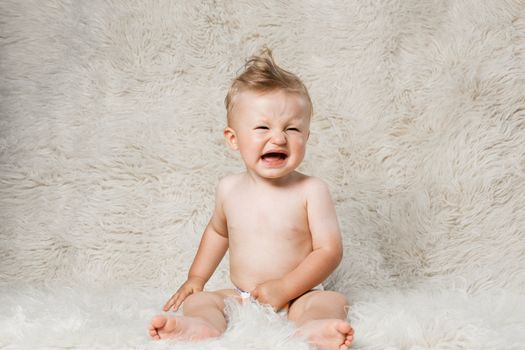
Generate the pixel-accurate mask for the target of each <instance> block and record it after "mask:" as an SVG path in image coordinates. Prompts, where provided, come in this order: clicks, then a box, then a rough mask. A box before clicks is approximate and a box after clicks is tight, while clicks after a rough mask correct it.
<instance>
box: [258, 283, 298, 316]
mask: <svg viewBox="0 0 525 350" xmlns="http://www.w3.org/2000/svg"><path fill="white" fill-rule="evenodd" d="M250 294H251V295H252V297H253V298H254V299H255V300H257V301H258V302H260V303H261V304H268V305H271V306H272V307H273V308H275V309H276V310H279V309H282V308H283V307H285V306H286V305H287V304H288V302H289V301H290V299H289V298H288V295H287V294H286V291H285V290H284V286H283V282H282V281H281V280H271V281H267V282H264V283H261V284H259V285H258V286H257V287H255V289H254V290H253V291H251V292H250Z"/></svg>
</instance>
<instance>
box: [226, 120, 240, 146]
mask: <svg viewBox="0 0 525 350" xmlns="http://www.w3.org/2000/svg"><path fill="white" fill-rule="evenodd" d="M224 138H225V139H226V143H228V145H229V146H230V147H231V148H232V149H233V150H238V149H239V146H238V145H237V135H236V134H235V130H233V129H232V128H230V127H229V126H228V127H226V128H225V129H224Z"/></svg>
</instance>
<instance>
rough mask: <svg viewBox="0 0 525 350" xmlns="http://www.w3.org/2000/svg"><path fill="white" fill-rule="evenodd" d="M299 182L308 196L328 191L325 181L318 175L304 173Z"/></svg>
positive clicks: (323, 193)
mask: <svg viewBox="0 0 525 350" xmlns="http://www.w3.org/2000/svg"><path fill="white" fill-rule="evenodd" d="M301 182H302V186H303V191H304V193H306V194H307V196H308V197H316V196H319V195H325V194H327V193H329V192H330V190H329V188H328V185H327V183H326V182H325V181H324V180H322V179H320V178H318V177H315V176H306V175H305V176H304V178H303V179H302V181H301Z"/></svg>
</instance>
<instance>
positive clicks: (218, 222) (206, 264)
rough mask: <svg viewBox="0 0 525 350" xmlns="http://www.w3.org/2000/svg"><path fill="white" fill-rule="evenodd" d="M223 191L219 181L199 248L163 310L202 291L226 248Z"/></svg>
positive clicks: (176, 306) (226, 236) (176, 305)
mask: <svg viewBox="0 0 525 350" xmlns="http://www.w3.org/2000/svg"><path fill="white" fill-rule="evenodd" d="M223 192H224V184H223V181H221V183H219V186H218V187H217V191H216V199H215V210H214V213H213V216H212V218H211V219H210V222H209V223H208V226H206V229H205V230H204V233H203V235H202V238H201V242H200V244H199V249H198V250H197V254H196V255H195V258H194V259H193V263H192V264H191V267H190V271H189V272H188V279H187V280H186V282H184V284H183V285H182V286H181V287H180V288H179V289H178V290H177V292H176V293H175V294H173V296H172V297H171V298H170V299H169V300H168V301H167V302H166V304H165V305H164V307H163V309H164V311H168V310H169V309H171V308H172V307H173V310H175V311H176V310H177V309H178V308H179V306H180V305H181V304H182V302H183V301H184V299H186V297H187V296H188V295H190V294H193V293H196V292H200V291H202V290H203V288H204V285H205V284H206V282H208V280H209V279H210V277H211V275H212V274H213V272H214V271H215V269H216V268H217V266H218V265H219V263H220V262H221V260H222V258H223V257H224V254H226V251H227V250H228V230H227V226H226V218H225V216H224V210H223V208H222V203H223V198H224V197H223Z"/></svg>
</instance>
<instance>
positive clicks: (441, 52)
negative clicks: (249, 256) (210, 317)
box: [0, 0, 525, 350]
mask: <svg viewBox="0 0 525 350" xmlns="http://www.w3.org/2000/svg"><path fill="white" fill-rule="evenodd" d="M0 33H1V34H0V349H34V348H46V349H55V348H68V349H93V348H107V349H109V348H135V349H146V348H147V349H149V348H151V349H156V348H160V349H162V348H170V349H171V348H173V349H201V348H202V349H283V350H292V349H294V350H295V349H307V348H308V347H307V345H306V344H305V343H304V342H302V341H300V340H298V339H294V338H291V337H290V335H291V334H292V332H293V327H292V326H291V325H289V324H288V323H287V322H285V321H284V320H280V319H278V318H277V317H276V316H275V315H273V314H272V313H270V312H268V311H267V310H265V309H264V308H262V307H259V306H257V305H249V306H245V307H238V306H235V305H233V306H231V307H230V309H229V314H230V317H231V318H232V322H231V324H230V329H229V331H228V332H227V333H226V334H225V335H224V336H223V337H221V338H219V339H216V340H213V341H209V342H204V343H198V344H176V343H173V342H152V341H150V340H149V339H148V338H147V336H146V326H147V323H148V321H149V319H150V318H151V317H152V316H154V315H155V314H156V313H158V312H160V307H161V305H162V304H163V303H164V302H165V300H166V298H168V297H169V295H170V294H171V293H173V292H174V291H175V290H176V288H177V287H178V285H179V284H180V283H181V282H182V281H183V280H184V278H185V274H186V271H187V269H188V267H189V265H190V263H191V261H192V259H193V256H194V253H195V250H196V248H197V244H198V242H199V238H200V234H201V233H202V230H203V228H204V226H205V224H206V222H207V220H208V218H209V215H210V213H211V210H212V208H213V192H214V188H215V185H216V183H217V180H218V179H219V178H220V177H222V176H224V175H226V174H228V173H231V172H237V171H240V170H241V169H242V165H241V163H240V160H239V157H238V156H237V155H236V154H233V153H231V152H230V151H228V150H227V149H226V147H225V145H224V143H223V141H222V129H223V127H224V126H225V111H224V107H223V102H222V101H223V99H224V96H225V95H226V91H227V89H228V85H229V83H230V81H231V79H232V78H233V77H234V76H235V74H236V72H237V71H238V70H239V69H240V68H241V66H242V64H243V62H244V60H245V59H246V58H247V57H248V56H249V55H251V54H252V53H254V52H255V51H256V50H257V49H258V48H260V47H261V46H262V45H268V46H269V47H271V48H273V49H274V54H275V56H276V59H277V60H278V62H279V63H280V64H281V65H282V66H283V67H285V68H288V69H290V70H292V71H294V72H296V73H298V74H299V75H300V76H301V77H302V78H303V79H304V81H305V83H306V84H307V86H308V87H309V89H310V92H311V95H312V99H313V102H314V108H315V116H314V119H313V121H312V135H311V138H310V143H309V148H308V155H307V158H306V159H305V162H304V164H303V165H302V168H301V170H302V171H304V172H306V173H309V174H312V175H317V176H320V177H322V178H324V179H325V180H326V181H327V182H328V183H329V184H330V186H331V189H332V192H333V196H334V200H335V201H336V206H337V210H338V214H339V218H340V222H341V227H342V229H343V231H344V238H345V258H344V261H343V263H342V264H341V266H340V268H339V269H338V270H337V271H336V273H334V275H333V276H332V277H331V278H330V279H329V281H327V285H328V287H330V288H333V289H336V290H339V291H342V292H344V293H346V294H347V295H348V296H349V298H350V299H351V300H352V302H353V307H352V309H351V312H350V314H349V318H350V319H351V321H352V322H353V324H354V328H355V329H356V342H355V348H357V349H412V350H416V349H525V335H524V334H525V332H523V329H525V308H524V306H523V305H525V231H524V227H525V206H524V205H523V203H525V93H524V91H525V3H524V2H523V1H522V0H505V1H496V0H494V1H489V0H487V1H473V0H470V1H469V0H457V1H434V0H397V1H396V0H392V1H381V2H380V1H371V0H366V1H357V0H351V1H323V2H319V1H316V0H306V1H303V0H301V1H299V0H292V1H288V2H282V1H277V0H275V1H256V0H240V1H211V0H210V1H195V2H193V1H182V0H181V1H167V0H166V1H162V0H159V1H138V0H136V1H127V0H126V1H124V0H105V1H102V0H93V1H78V0H77V1H75V0H68V1H66V0H64V1H58V0H48V1H36V0H25V1H18V0H16V1H15V0H0ZM226 267H227V262H224V263H223V264H222V265H221V266H220V268H219V269H218V271H217V273H216V274H215V276H214V277H213V279H212V280H211V281H210V284H209V288H210V289H213V288H219V287H223V286H225V285H226V284H227V283H228V278H227V269H226Z"/></svg>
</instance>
